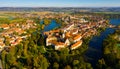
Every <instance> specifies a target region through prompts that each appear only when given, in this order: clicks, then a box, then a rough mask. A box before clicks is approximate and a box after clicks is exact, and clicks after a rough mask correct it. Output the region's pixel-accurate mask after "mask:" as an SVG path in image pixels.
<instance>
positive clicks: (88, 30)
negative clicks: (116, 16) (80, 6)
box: [44, 17, 107, 50]
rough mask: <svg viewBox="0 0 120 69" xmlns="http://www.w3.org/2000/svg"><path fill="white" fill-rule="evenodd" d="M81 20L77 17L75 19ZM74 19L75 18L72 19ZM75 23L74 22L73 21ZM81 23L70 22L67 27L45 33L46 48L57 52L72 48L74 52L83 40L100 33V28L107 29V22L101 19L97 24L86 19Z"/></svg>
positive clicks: (82, 19)
mask: <svg viewBox="0 0 120 69" xmlns="http://www.w3.org/2000/svg"><path fill="white" fill-rule="evenodd" d="M74 18H76V19H79V18H77V17H74ZM71 19H73V17H72V18H71ZM72 21H73V20H72ZM78 21H79V22H70V23H68V24H67V25H66V26H65V27H62V28H59V29H55V30H50V31H46V32H44V35H45V36H47V38H46V46H51V45H52V46H54V48H55V50H60V49H61V48H66V47H70V49H71V50H74V49H76V48H78V47H80V46H81V45H82V43H83V41H82V38H87V37H90V36H92V35H96V34H97V33H98V31H97V29H98V28H105V27H106V26H107V20H105V19H103V18H101V20H100V18H99V19H98V20H97V22H89V21H87V20H85V19H84V18H80V20H78Z"/></svg>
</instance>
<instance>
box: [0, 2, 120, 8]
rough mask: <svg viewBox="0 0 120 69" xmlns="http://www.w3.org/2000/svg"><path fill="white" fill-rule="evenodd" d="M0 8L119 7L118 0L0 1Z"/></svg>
mask: <svg viewBox="0 0 120 69" xmlns="http://www.w3.org/2000/svg"><path fill="white" fill-rule="evenodd" d="M0 7H120V0H0Z"/></svg>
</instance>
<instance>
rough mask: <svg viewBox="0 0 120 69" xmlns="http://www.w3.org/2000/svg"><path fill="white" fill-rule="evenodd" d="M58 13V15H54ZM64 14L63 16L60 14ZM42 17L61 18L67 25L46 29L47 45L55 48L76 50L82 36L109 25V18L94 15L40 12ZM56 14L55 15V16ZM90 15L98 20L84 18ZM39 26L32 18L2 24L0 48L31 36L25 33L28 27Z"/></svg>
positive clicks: (95, 32)
mask: <svg viewBox="0 0 120 69" xmlns="http://www.w3.org/2000/svg"><path fill="white" fill-rule="evenodd" d="M54 14H56V15H54ZM61 14H62V16H60V15H61ZM40 15H41V16H40V19H44V18H49V19H50V18H51V19H54V18H56V19H61V20H62V21H64V23H65V25H64V26H62V27H61V28H59V29H55V30H50V31H45V32H44V33H43V34H44V36H47V37H46V46H51V45H52V46H54V48H55V50H60V49H61V48H66V47H68V48H70V49H71V50H74V49H76V48H78V47H80V46H81V45H82V43H83V41H82V38H87V37H90V36H92V35H96V34H97V33H98V32H97V29H99V28H105V27H106V26H107V20H105V19H103V18H100V17H95V16H92V15H89V16H87V15H84V16H76V15H68V14H65V13H60V14H57V13H51V12H49V14H48V13H47V14H46V13H45V12H44V14H43V13H42V14H40ZM53 15H54V16H53ZM24 16H25V17H24V18H27V17H37V16H38V15H33V14H25V15H24ZM84 17H88V18H89V19H92V20H96V22H95V21H94V22H92V21H88V20H86V19H84ZM30 28H37V27H36V23H35V22H33V21H32V20H26V22H25V23H24V24H22V23H11V24H0V29H1V30H3V31H2V32H1V33H0V50H1V51H2V50H3V49H4V48H5V47H10V46H15V45H17V44H19V43H20V42H21V41H22V40H23V39H25V38H27V37H28V36H30V34H25V33H26V30H27V29H30Z"/></svg>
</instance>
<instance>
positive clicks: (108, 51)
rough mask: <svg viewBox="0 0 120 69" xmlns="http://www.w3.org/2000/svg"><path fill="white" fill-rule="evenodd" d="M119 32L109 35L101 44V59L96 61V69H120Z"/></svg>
mask: <svg viewBox="0 0 120 69" xmlns="http://www.w3.org/2000/svg"><path fill="white" fill-rule="evenodd" d="M119 35H120V30H117V31H116V32H115V33H114V34H111V35H109V36H108V37H107V39H105V40H104V43H103V58H102V59H101V60H99V61H98V64H97V69H120V41H119V38H120V37H119Z"/></svg>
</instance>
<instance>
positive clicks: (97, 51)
mask: <svg viewBox="0 0 120 69" xmlns="http://www.w3.org/2000/svg"><path fill="white" fill-rule="evenodd" d="M110 24H113V25H119V24H120V19H110ZM114 31H115V29H112V28H107V29H106V30H105V31H103V32H101V33H100V36H94V37H93V38H92V39H91V40H90V42H89V48H88V50H87V52H86V53H85V57H86V58H87V60H88V62H90V63H91V64H92V66H93V67H94V68H95V65H96V63H97V61H98V60H99V59H101V58H102V44H103V40H104V39H105V38H106V37H107V36H108V35H109V34H112V33H114Z"/></svg>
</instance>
